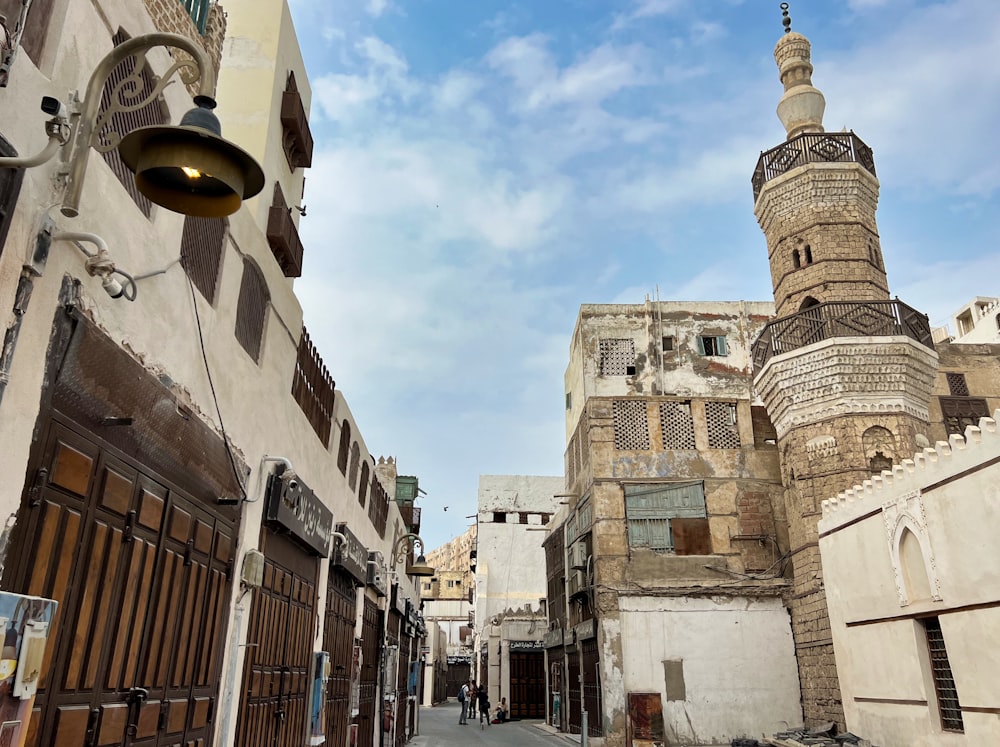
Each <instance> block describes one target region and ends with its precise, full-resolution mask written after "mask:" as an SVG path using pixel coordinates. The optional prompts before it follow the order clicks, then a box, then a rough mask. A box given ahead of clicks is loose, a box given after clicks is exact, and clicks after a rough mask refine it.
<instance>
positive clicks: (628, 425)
mask: <svg viewBox="0 0 1000 747" xmlns="http://www.w3.org/2000/svg"><path fill="white" fill-rule="evenodd" d="M612 416H613V419H614V424H615V448H616V449H618V450H619V451H643V450H646V449H649V421H648V420H647V418H646V402H645V401H644V400H625V399H618V400H615V401H614V403H613V404H612Z"/></svg>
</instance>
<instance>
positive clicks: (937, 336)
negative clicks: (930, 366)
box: [933, 296, 1000, 343]
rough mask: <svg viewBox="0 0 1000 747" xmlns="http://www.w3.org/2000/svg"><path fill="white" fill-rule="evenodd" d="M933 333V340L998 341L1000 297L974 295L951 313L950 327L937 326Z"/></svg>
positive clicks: (999, 336) (999, 335)
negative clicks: (952, 331)
mask: <svg viewBox="0 0 1000 747" xmlns="http://www.w3.org/2000/svg"><path fill="white" fill-rule="evenodd" d="M951 328H953V329H954V336H951V333H950V329H951ZM933 333H934V342H944V341H946V340H949V339H950V341H951V342H961V343H976V342H1000V298H998V297H996V296H976V297H975V298H973V299H972V300H971V301H970V302H969V303H967V304H966V305H965V306H963V307H962V308H961V309H959V310H958V311H956V312H955V313H954V314H952V317H951V325H950V327H949V325H946V326H944V327H937V328H935V329H934V330H933Z"/></svg>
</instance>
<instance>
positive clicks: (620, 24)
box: [611, 0, 684, 31]
mask: <svg viewBox="0 0 1000 747" xmlns="http://www.w3.org/2000/svg"><path fill="white" fill-rule="evenodd" d="M683 6H684V2H683V0H636V2H635V4H634V5H633V7H632V8H631V9H630V10H629V11H627V12H625V13H620V14H618V15H616V16H615V19H614V22H613V23H612V26H611V29H612V30H613V31H620V30H621V29H624V28H625V27H626V26H629V25H631V24H633V23H635V22H636V21H640V20H643V19H646V18H655V17H656V16H664V15H670V14H673V13H676V12H677V11H678V10H679V9H680V8H682V7H683Z"/></svg>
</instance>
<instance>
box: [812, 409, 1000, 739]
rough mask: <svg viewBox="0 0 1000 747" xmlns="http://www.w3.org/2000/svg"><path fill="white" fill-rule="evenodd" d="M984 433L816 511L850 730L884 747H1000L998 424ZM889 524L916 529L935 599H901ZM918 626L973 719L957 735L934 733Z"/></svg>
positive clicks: (991, 422)
mask: <svg viewBox="0 0 1000 747" xmlns="http://www.w3.org/2000/svg"><path fill="white" fill-rule="evenodd" d="M997 415H998V416H1000V413H998V414H997ZM980 426H981V429H980V428H968V429H967V430H966V437H965V438H961V437H958V436H953V437H952V438H951V440H950V441H949V442H939V443H938V444H937V445H935V447H934V448H933V449H925V450H924V451H923V452H922V453H920V454H918V455H916V456H915V458H914V459H913V460H905V461H904V462H903V463H902V464H901V465H898V466H897V467H896V468H895V469H894V470H893V471H892V472H885V473H883V474H882V476H880V477H879V478H877V479H875V480H873V481H870V482H867V483H865V485H863V486H858V487H856V488H854V489H853V490H851V491H846V492H845V493H842V494H840V495H839V496H837V498H836V499H834V500H830V501H826V502H824V516H823V519H822V521H821V522H820V526H819V529H820V533H821V534H820V537H821V539H820V551H821V553H822V558H823V571H824V581H825V584H826V590H827V599H828V602H829V608H830V622H831V628H832V633H833V641H834V648H835V651H836V655H837V668H838V672H839V674H840V685H841V690H842V694H843V699H844V709H845V714H846V717H847V726H848V728H849V729H850V730H852V731H854V732H855V733H858V734H862V735H864V736H865V737H866V738H868V739H870V740H872V742H873V743H876V744H879V745H882V747H911V746H912V747H925V746H926V747H929V746H930V745H944V746H945V747H952V746H953V745H977V746H978V745H985V744H1000V720H998V719H997V715H996V713H997V712H1000V696H998V693H1000V557H998V555H997V553H996V552H995V541H996V535H997V532H998V530H1000V461H998V460H1000V433H998V431H997V425H996V422H995V419H986V418H984V419H983V420H981V421H980ZM896 517H904V518H903V520H905V521H907V522H909V524H908V525H909V526H912V527H914V530H915V532H916V534H917V535H918V538H919V539H920V542H921V548H922V552H923V553H924V558H925V561H926V563H925V567H927V568H929V569H930V570H929V576H930V577H931V580H932V583H931V587H932V591H933V592H934V594H933V596H935V597H937V598H923V599H920V598H915V596H916V595H915V594H914V593H913V591H912V590H911V589H909V588H908V587H907V586H906V584H905V583H903V585H902V587H900V588H897V583H896V581H897V575H896V569H897V568H902V566H901V561H900V560H899V559H898V556H895V555H894V542H893V538H894V536H895V532H894V530H895V527H896V521H897V518H896ZM901 591H902V592H903V596H902V597H901V594H900V592H901ZM917 615H938V616H939V621H940V624H941V630H942V633H943V635H944V639H945V645H946V647H947V651H948V659H949V662H950V664H951V668H952V673H953V675H954V678H955V684H956V688H957V690H958V696H959V702H960V704H961V705H962V706H963V707H967V708H969V707H971V708H974V709H977V710H976V711H967V712H963V720H964V722H965V733H964V734H954V733H945V732H942V731H941V728H940V720H939V717H938V713H937V701H936V696H935V692H934V687H933V681H932V679H931V677H930V670H929V657H928V654H927V644H926V637H925V633H924V631H923V627H922V624H921V623H920V622H919V620H918V619H915V616H917ZM880 700H881V701H886V700H888V701H893V702H888V703H886V702H872V701H880ZM983 709H985V711H986V712H983Z"/></svg>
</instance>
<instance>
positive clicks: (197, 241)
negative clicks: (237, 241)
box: [181, 215, 229, 304]
mask: <svg viewBox="0 0 1000 747" xmlns="http://www.w3.org/2000/svg"><path fill="white" fill-rule="evenodd" d="M228 227H229V222H228V221H227V220H226V219H225V218H196V217H194V216H190V215H189V216H187V217H186V218H185V219H184V231H183V233H182V234H181V266H182V267H183V268H184V272H186V273H187V275H188V277H189V278H191V282H193V283H194V285H195V287H196V288H197V289H198V290H199V291H201V295H203V296H204V297H205V300H206V301H208V302H209V303H210V304H214V303H215V294H216V291H217V286H218V280H219V269H220V268H221V267H222V255H223V251H224V249H225V246H226V233H227V230H228Z"/></svg>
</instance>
